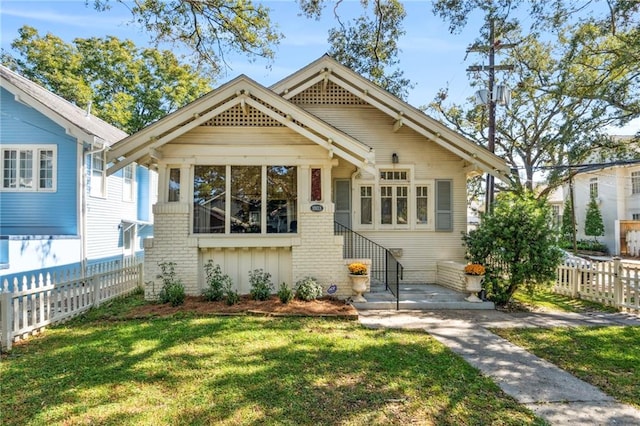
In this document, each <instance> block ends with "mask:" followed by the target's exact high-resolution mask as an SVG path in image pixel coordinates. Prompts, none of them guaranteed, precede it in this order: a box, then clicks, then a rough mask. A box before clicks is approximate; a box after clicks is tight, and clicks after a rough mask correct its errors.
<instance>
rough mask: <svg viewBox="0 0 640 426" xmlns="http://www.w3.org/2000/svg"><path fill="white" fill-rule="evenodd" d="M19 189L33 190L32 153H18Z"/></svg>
mask: <svg viewBox="0 0 640 426" xmlns="http://www.w3.org/2000/svg"><path fill="white" fill-rule="evenodd" d="M19 186H20V188H33V151H20V180H19Z"/></svg>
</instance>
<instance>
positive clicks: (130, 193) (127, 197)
mask: <svg viewBox="0 0 640 426" xmlns="http://www.w3.org/2000/svg"><path fill="white" fill-rule="evenodd" d="M127 169H129V170H131V179H129V178H127V177H126V173H127ZM136 172H137V167H136V163H131V164H127V165H126V166H124V167H123V168H122V201H124V202H127V203H132V202H134V201H135V199H136V196H135V194H136ZM127 180H129V181H130V182H129V188H128V190H127Z"/></svg>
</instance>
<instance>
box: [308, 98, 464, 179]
mask: <svg viewBox="0 0 640 426" xmlns="http://www.w3.org/2000/svg"><path fill="white" fill-rule="evenodd" d="M304 108H305V109H306V110H307V111H309V112H311V113H312V114H315V115H317V116H318V117H320V118H321V119H323V120H325V121H326V122H328V123H329V124H331V125H332V126H334V127H336V128H337V129H340V130H342V131H343V132H346V133H348V134H349V135H351V136H353V137H354V138H356V139H358V140H359V141H360V142H362V143H363V144H365V145H368V146H370V147H372V148H374V149H375V153H376V164H390V163H391V155H392V154H393V153H394V152H395V153H396V154H398V157H399V160H400V161H399V165H398V167H399V168H401V167H402V165H406V164H416V170H415V171H416V174H415V178H416V179H449V178H451V177H452V176H451V175H452V173H457V172H458V171H461V170H462V160H461V159H460V158H459V157H457V156H456V155H455V154H453V153H451V152H449V151H448V150H446V149H445V148H442V147H441V146H440V145H438V144H436V143H435V142H431V141H429V140H427V139H426V138H425V137H424V136H422V135H420V134H418V133H417V132H415V131H414V130H412V129H410V128H408V127H406V126H403V127H401V128H400V129H399V130H398V131H397V132H394V131H393V124H394V120H393V119H392V118H391V117H389V116H388V115H386V114H385V113H383V112H381V111H379V110H378V109H376V108H373V107H371V106H360V105H326V106H322V105H314V106H304ZM451 168H454V169H455V172H452V171H448V170H449V169H451ZM443 173H444V174H443ZM447 175H449V176H447Z"/></svg>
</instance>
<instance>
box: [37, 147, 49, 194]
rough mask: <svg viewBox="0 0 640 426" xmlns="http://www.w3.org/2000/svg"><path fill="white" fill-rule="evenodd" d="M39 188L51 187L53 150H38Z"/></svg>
mask: <svg viewBox="0 0 640 426" xmlns="http://www.w3.org/2000/svg"><path fill="white" fill-rule="evenodd" d="M38 185H39V188H41V189H52V188H53V151H51V150H42V151H40V182H39V184H38Z"/></svg>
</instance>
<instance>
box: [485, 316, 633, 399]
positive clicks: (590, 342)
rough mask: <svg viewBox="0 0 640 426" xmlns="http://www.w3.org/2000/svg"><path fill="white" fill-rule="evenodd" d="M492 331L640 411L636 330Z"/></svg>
mask: <svg viewBox="0 0 640 426" xmlns="http://www.w3.org/2000/svg"><path fill="white" fill-rule="evenodd" d="M492 331H493V332H494V333H496V334H498V335H500V336H502V337H504V338H506V339H508V340H509V341H511V342H512V343H515V344H516V345H519V346H522V347H523V348H525V349H526V350H528V351H530V352H532V353H534V354H535V355H537V356H539V357H541V358H544V359H546V360H548V361H550V362H551V363H553V364H555V365H557V366H558V367H560V368H562V369H564V370H566V371H568V372H570V373H571V374H573V375H575V376H576V377H578V378H580V379H582V380H585V381H587V382H589V383H591V384H593V385H594V386H597V387H599V388H600V389H601V390H602V391H604V392H605V393H607V394H609V395H611V396H613V397H614V398H616V399H618V400H619V401H621V402H625V403H627V404H632V405H635V406H636V407H638V408H640V327H597V328H594V327H579V328H554V329H499V330H492Z"/></svg>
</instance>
